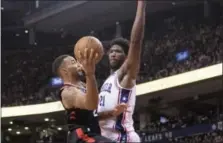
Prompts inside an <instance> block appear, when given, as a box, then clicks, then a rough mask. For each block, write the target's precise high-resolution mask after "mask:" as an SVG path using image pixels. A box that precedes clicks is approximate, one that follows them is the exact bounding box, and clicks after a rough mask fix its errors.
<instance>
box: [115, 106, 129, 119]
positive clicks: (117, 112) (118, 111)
mask: <svg viewBox="0 0 223 143" xmlns="http://www.w3.org/2000/svg"><path fill="white" fill-rule="evenodd" d="M127 107H128V105H127V104H125V103H121V104H118V105H117V106H116V107H115V109H114V110H113V113H112V114H113V116H118V115H120V114H121V113H123V112H125V111H126V110H127Z"/></svg>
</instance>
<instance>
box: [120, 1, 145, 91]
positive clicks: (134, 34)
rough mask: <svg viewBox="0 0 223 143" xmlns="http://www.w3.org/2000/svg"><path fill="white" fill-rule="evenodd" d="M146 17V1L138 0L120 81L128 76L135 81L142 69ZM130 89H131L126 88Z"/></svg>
mask: <svg viewBox="0 0 223 143" xmlns="http://www.w3.org/2000/svg"><path fill="white" fill-rule="evenodd" d="M145 17H146V1H145V0H138V5H137V11H136V16H135V21H134V24H133V27H132V31H131V37H130V45H129V52H128V56H127V59H126V61H125V62H124V64H123V65H122V67H121V68H120V74H119V75H120V76H119V80H120V79H123V77H124V76H127V77H128V78H129V79H132V80H135V79H136V77H137V74H138V71H139V68H140V55H141V47H142V42H143V38H144V25H145ZM126 88H129V87H126Z"/></svg>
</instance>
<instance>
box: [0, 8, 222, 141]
mask: <svg viewBox="0 0 223 143" xmlns="http://www.w3.org/2000/svg"><path fill="white" fill-rule="evenodd" d="M183 11H184V12H182V10H179V9H178V10H174V13H170V14H169V13H168V14H167V13H165V15H168V17H165V16H163V17H162V16H160V15H158V16H154V17H155V18H151V17H150V16H148V22H147V25H146V33H145V40H144V44H143V52H142V60H141V70H140V73H139V76H138V79H137V83H144V82H147V81H152V80H156V79H160V78H164V77H168V76H172V75H176V74H179V73H183V72H187V71H192V70H195V69H199V68H202V67H206V66H210V65H213V64H217V63H222V57H221V56H222V53H223V51H222V50H223V19H222V16H221V15H222V14H219V15H215V16H213V17H212V18H209V19H206V18H204V19H203V16H198V15H197V13H196V10H194V9H183ZM185 11H189V13H188V12H185ZM202 14H203V12H202ZM161 15H163V13H161ZM157 17H158V18H157ZM198 17H199V18H198ZM157 23H158V24H157ZM120 25H121V27H122V33H116V34H117V35H119V36H121V35H122V36H123V37H127V38H128V37H129V34H130V33H129V32H130V30H131V26H132V20H131V21H127V22H124V23H120ZM114 27H115V25H114ZM111 29H112V28H111ZM111 29H108V30H103V31H102V32H101V31H98V32H97V31H96V32H95V33H96V36H97V37H98V38H99V39H101V40H102V41H109V40H111V39H112V38H113V37H114V36H113V34H114V33H112V30H111ZM114 29H115V28H114ZM119 32H120V31H119ZM9 35H10V34H9ZM8 37H10V36H8ZM55 37H57V36H55ZM55 37H53V35H51V36H48V35H41V34H40V35H39V36H38V38H39V41H40V42H38V43H37V45H35V46H29V45H28V44H26V43H25V41H27V39H28V38H27V37H23V36H22V34H20V36H19V37H18V36H15V34H14V35H12V36H11V37H10V38H6V39H7V40H3V47H2V69H3V70H2V93H1V95H2V104H1V105H2V106H3V107H8V106H21V105H30V104H38V103H45V102H52V101H56V100H58V97H57V96H56V92H55V88H51V86H50V85H49V81H50V79H51V78H52V77H54V75H52V72H51V64H52V62H53V60H54V59H55V57H57V56H58V55H61V54H73V47H72V46H73V45H72V44H74V43H75V40H76V38H74V39H75V40H73V39H72V38H69V40H67V41H65V39H66V37H65V38H63V37H57V38H55ZM3 38H4V35H3ZM40 39H41V40H40ZM55 39H56V40H55ZM9 40H11V41H9ZM60 40H61V41H62V42H60ZM18 41H19V42H20V44H18V43H17V42H18ZM43 41H44V42H43ZM27 43H28V42H27ZM46 43H47V44H46ZM52 43H53V44H52ZM18 46H19V48H18ZM13 47H15V48H16V50H15V49H14V48H13ZM106 64H107V61H106V58H104V59H103V61H102V62H101V63H99V64H98V65H97V71H96V75H97V80H98V83H99V85H100V84H101V83H102V82H103V80H105V78H106V76H107V75H108V74H109V72H108V70H107V69H106V68H107V67H106V66H105V65H106ZM101 71H103V73H102V72H101ZM104 71H107V72H104ZM221 93H222V92H221ZM221 106H222V105H221ZM221 109H222V107H221ZM204 111H205V112H202V114H198V113H196V112H182V113H180V114H179V115H176V116H171V117H168V116H165V119H164V120H165V121H161V120H152V121H150V122H148V123H147V124H146V126H145V127H144V128H143V129H139V127H137V122H136V120H135V123H134V124H135V125H136V129H138V132H139V134H140V136H141V139H142V141H143V142H152V143H161V142H165V143H169V142H171V143H223V133H222V130H223V127H222V125H223V123H222V121H223V112H222V110H219V112H218V113H217V112H216V111H217V109H214V110H204ZM7 127H8V125H7ZM36 128H41V126H39V127H36ZM201 128H202V132H199V134H197V133H198V132H196V131H200V129H201ZM204 128H205V129H204ZM206 128H207V130H206ZM4 131H5V132H4V134H6V135H4V136H6V137H5V138H4V139H3V138H2V139H3V140H4V141H5V142H6V143H7V142H10V141H8V140H10V139H9V138H10V135H9V132H7V128H4ZM42 131H43V130H42V128H41V130H38V131H36V132H38V133H39V134H44V135H42V136H44V137H43V138H44V139H46V140H47V141H44V142H48V143H50V142H52V141H49V138H51V136H50V135H48V133H47V130H45V132H44V133H43V132H42ZM174 133H178V136H173V134H174ZM65 134H66V133H64V134H62V133H59V134H56V137H58V138H59V137H60V136H61V138H62V141H58V140H56V139H55V140H54V141H53V143H57V142H58V143H61V142H64V140H66V136H65ZM19 138H20V139H21V141H20V140H19ZM28 138H30V136H29V137H27V136H22V135H21V136H16V137H11V141H12V142H17V143H20V142H21V143H24V142H27V139H28ZM44 139H42V138H41V139H40V140H41V141H42V140H44Z"/></svg>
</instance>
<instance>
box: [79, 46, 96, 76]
mask: <svg viewBox="0 0 223 143" xmlns="http://www.w3.org/2000/svg"><path fill="white" fill-rule="evenodd" d="M78 53H79V62H80V64H81V65H82V66H83V70H84V72H85V74H86V75H92V74H95V65H96V60H97V58H98V54H97V53H95V52H94V50H93V49H91V48H85V49H84V54H82V53H81V52H80V51H78Z"/></svg>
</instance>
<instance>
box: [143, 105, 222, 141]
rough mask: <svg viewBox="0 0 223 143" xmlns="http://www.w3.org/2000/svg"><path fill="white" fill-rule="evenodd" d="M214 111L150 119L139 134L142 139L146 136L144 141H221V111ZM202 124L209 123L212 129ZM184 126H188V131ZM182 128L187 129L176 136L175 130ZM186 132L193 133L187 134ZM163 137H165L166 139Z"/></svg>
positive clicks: (184, 113)
mask: <svg viewBox="0 0 223 143" xmlns="http://www.w3.org/2000/svg"><path fill="white" fill-rule="evenodd" d="M220 108H222V107H220ZM216 111H217V110H207V111H204V112H203V114H198V113H196V112H194V113H192V112H191V111H190V112H183V113H181V116H180V115H179V116H175V117H166V118H165V119H162V120H157V121H150V122H148V124H147V125H146V126H145V128H143V129H140V131H139V134H140V135H141V137H142V140H144V139H145V138H146V139H145V140H144V141H149V142H152V143H163V142H165V143H222V142H223V132H222V121H223V113H222V112H221V113H217V112H216ZM202 125H204V126H205V125H210V127H209V128H212V129H209V130H205V129H204V127H202ZM186 128H190V131H189V129H186ZM199 128H202V129H199ZM184 129H186V130H187V131H184V132H183V131H182V132H181V134H184V135H181V136H179V135H178V136H176V134H177V133H176V132H177V131H180V130H184ZM172 132H175V133H172ZM187 132H188V133H190V132H194V133H193V134H188V133H187ZM157 134H165V137H164V136H162V137H161V135H157ZM148 136H150V137H148ZM164 138H166V140H165V139H164ZM163 139H164V140H163ZM162 140H163V141H162Z"/></svg>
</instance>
